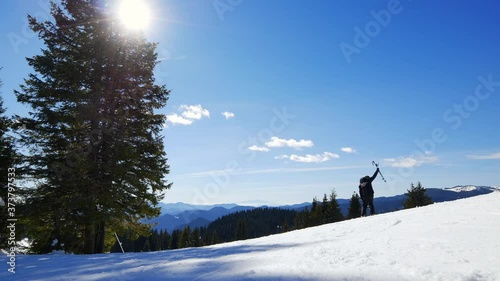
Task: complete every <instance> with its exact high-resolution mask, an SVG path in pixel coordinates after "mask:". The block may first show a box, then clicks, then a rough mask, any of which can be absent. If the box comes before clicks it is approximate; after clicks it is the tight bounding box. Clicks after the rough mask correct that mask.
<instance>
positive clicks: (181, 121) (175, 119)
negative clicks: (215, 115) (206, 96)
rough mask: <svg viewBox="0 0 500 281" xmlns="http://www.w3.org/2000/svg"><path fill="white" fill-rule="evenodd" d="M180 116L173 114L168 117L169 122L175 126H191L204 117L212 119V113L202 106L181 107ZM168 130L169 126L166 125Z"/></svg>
mask: <svg viewBox="0 0 500 281" xmlns="http://www.w3.org/2000/svg"><path fill="white" fill-rule="evenodd" d="M179 112H180V113H181V114H180V115H179V114H177V113H172V114H170V115H167V116H166V117H167V122H168V123H171V124H173V125H184V126H187V125H191V124H193V121H194V120H200V119H202V118H204V117H206V118H210V112H209V111H208V110H207V109H204V108H203V107H202V106H201V105H199V104H198V105H181V106H180V107H179ZM164 126H165V127H166V128H168V124H165V125H164Z"/></svg>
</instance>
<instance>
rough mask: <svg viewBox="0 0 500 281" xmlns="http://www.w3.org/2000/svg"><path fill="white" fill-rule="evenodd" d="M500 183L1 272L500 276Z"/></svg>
mask: <svg viewBox="0 0 500 281" xmlns="http://www.w3.org/2000/svg"><path fill="white" fill-rule="evenodd" d="M499 235H500V192H494V193H491V194H488V195H482V196H477V197H473V198H468V199H463V200H458V201H453V202H446V203H440V204H434V205H432V206H428V207H423V208H417V209H412V210H405V211H400V212H395V213H389V214H382V215H377V216H373V217H366V218H360V219H355V220H350V221H345V222H341V223H336V224H329V225H323V226H319V227H314V228H309V229H304V230H299V231H293V232H288V233H285V234H280V235H274V236H268V237H263V238H259V239H253V240H246V241H239V242H234V243H227V244H220V245H216V246H211V247H204V248H192V249H182V250H175V251H163V252H152V253H127V254H103V255H89V256H75V255H32V256H18V257H17V261H16V263H17V265H16V266H17V267H16V273H15V274H12V273H9V272H8V271H7V269H8V265H6V263H5V262H3V263H2V264H3V267H4V270H2V271H0V280H116V281H118V280H147V281H153V280H332V281H340V280H345V281H347V280H365V281H366V280H380V281H382V280H383V281H404V280H425V281H432V280H450V281H486V280H491V281H494V280H500V236H499Z"/></svg>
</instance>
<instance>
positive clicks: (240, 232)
mask: <svg viewBox="0 0 500 281" xmlns="http://www.w3.org/2000/svg"><path fill="white" fill-rule="evenodd" d="M235 239H236V240H245V239H247V228H246V224H245V221H244V220H243V219H240V220H238V226H237V228H236V235H235Z"/></svg>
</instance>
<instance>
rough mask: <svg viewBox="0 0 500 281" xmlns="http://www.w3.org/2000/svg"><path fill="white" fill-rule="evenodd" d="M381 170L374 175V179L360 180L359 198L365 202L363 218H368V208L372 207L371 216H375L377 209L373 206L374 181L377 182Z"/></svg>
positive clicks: (366, 177) (363, 178) (365, 178)
mask: <svg viewBox="0 0 500 281" xmlns="http://www.w3.org/2000/svg"><path fill="white" fill-rule="evenodd" d="M379 171H380V170H379V169H378V167H377V170H376V171H375V173H374V174H373V176H372V177H370V176H364V177H362V178H361V179H359V196H360V197H361V201H363V208H362V209H361V216H362V217H364V216H366V207H368V206H369V207H370V215H374V214H375V207H374V206H373V194H374V193H375V192H374V191H373V186H372V181H374V180H375V178H376V177H377V175H378V173H379Z"/></svg>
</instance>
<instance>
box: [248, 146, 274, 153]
mask: <svg viewBox="0 0 500 281" xmlns="http://www.w3.org/2000/svg"><path fill="white" fill-rule="evenodd" d="M248 150H252V151H263V152H267V151H269V148H267V147H265V146H256V145H252V146H250V147H248Z"/></svg>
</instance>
